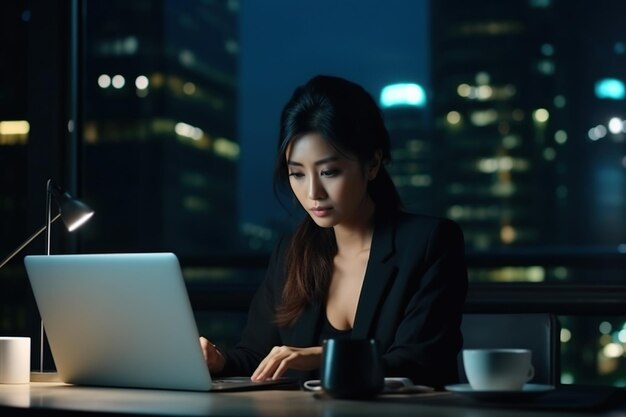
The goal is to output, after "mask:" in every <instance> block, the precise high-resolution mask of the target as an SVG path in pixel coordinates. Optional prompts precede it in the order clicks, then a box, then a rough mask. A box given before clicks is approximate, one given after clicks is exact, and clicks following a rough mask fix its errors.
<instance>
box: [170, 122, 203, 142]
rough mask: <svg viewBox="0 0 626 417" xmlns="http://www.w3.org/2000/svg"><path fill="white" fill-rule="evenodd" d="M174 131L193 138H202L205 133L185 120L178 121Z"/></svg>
mask: <svg viewBox="0 0 626 417" xmlns="http://www.w3.org/2000/svg"><path fill="white" fill-rule="evenodd" d="M174 131H175V132H176V134H177V135H179V136H185V137H187V138H191V139H193V140H200V139H201V138H202V135H204V132H203V131H202V129H200V128H198V127H195V126H192V125H189V124H187V123H183V122H178V123H176V125H175V126H174Z"/></svg>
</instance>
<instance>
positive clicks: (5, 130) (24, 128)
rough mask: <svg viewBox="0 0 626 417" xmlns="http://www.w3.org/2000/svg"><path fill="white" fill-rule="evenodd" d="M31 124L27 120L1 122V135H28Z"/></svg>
mask: <svg viewBox="0 0 626 417" xmlns="http://www.w3.org/2000/svg"><path fill="white" fill-rule="evenodd" d="M28 132H30V123H28V122H27V121H26V120H10V121H5V122H0V135H27V134H28Z"/></svg>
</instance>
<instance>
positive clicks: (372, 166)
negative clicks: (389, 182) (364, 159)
mask: <svg viewBox="0 0 626 417" xmlns="http://www.w3.org/2000/svg"><path fill="white" fill-rule="evenodd" d="M382 159H383V153H382V151H380V150H378V151H376V152H375V153H374V157H373V158H372V160H371V161H370V162H369V163H368V164H367V179H368V180H369V181H372V180H373V179H374V178H376V176H377V175H378V171H379V170H380V165H381V164H382Z"/></svg>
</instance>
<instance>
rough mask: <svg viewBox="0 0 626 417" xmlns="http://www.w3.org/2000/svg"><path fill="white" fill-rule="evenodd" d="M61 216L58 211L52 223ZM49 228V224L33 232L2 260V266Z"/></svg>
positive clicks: (0, 265)
mask: <svg viewBox="0 0 626 417" xmlns="http://www.w3.org/2000/svg"><path fill="white" fill-rule="evenodd" d="M59 217H61V213H58V214H57V215H56V216H55V217H54V218H53V219H52V220H51V221H50V223H51V224H52V223H54V221H55V220H56V219H58V218H59ZM46 229H47V226H43V227H42V228H41V229H39V230H37V231H36V232H35V233H33V234H32V235H31V236H30V237H29V238H28V239H26V241H24V243H22V244H21V245H20V246H19V247H18V248H17V249H15V250H14V251H13V252H11V253H10V254H9V256H7V257H6V258H4V259H3V260H2V263H0V268H2V267H3V266H4V265H5V264H6V263H7V262H9V261H10V260H11V259H13V257H14V256H15V255H17V254H18V253H19V252H20V251H21V250H22V249H24V248H25V247H26V246H28V244H29V243H30V242H32V241H33V239H35V238H36V237H37V236H39V235H40V234H42V233H43V232H44V231H45V230H46Z"/></svg>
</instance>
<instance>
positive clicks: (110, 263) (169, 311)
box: [24, 253, 297, 391]
mask: <svg viewBox="0 0 626 417" xmlns="http://www.w3.org/2000/svg"><path fill="white" fill-rule="evenodd" d="M24 263H25V265H26V271H27V274H28V278H29V280H30V283H31V286H32V289H33V293H34V295H35V300H36V302H37V306H38V308H39V312H40V314H41V317H42V319H43V323H44V327H45V329H46V334H47V337H48V342H49V344H50V350H51V351H52V356H53V357H54V362H55V364H56V368H57V371H58V374H59V378H60V379H61V381H63V382H66V383H70V384H75V385H91V386H113V387H131V388H155V389H173V390H191V391H224V390H244V389H261V388H268V387H275V386H276V385H295V384H297V383H296V382H295V380H287V379H285V380H277V381H266V382H252V381H250V379H249V378H248V377H243V378H222V379H221V380H220V381H219V382H218V381H215V380H213V379H212V378H211V375H210V373H209V371H208V368H207V366H206V364H205V362H204V358H203V355H202V350H201V347H200V342H199V335H198V330H197V327H196V322H195V318H194V315H193V311H192V308H191V304H190V302H189V297H188V295H187V289H186V287H185V282H184V280H183V276H182V272H181V269H180V265H179V263H178V259H177V258H176V256H175V255H174V254H173V253H133V254H89V255H49V256H46V255H43V256H26V257H25V258H24Z"/></svg>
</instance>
